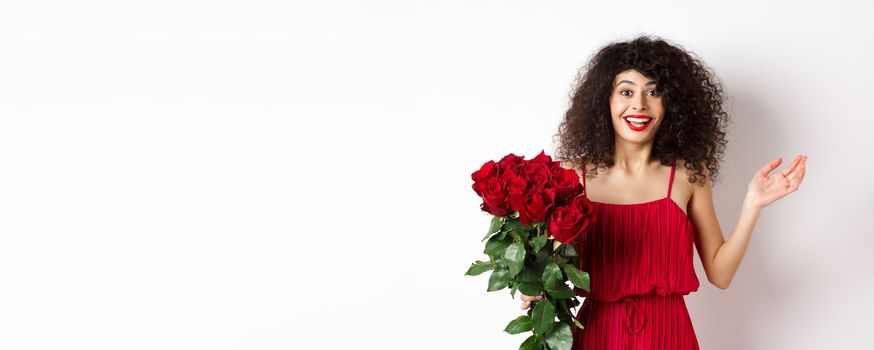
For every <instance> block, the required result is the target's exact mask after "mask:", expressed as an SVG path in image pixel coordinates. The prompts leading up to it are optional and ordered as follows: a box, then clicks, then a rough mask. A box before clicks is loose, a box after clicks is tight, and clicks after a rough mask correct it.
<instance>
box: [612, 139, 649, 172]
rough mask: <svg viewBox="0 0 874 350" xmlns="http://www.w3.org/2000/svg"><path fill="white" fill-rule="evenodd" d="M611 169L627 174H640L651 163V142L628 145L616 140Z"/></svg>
mask: <svg viewBox="0 0 874 350" xmlns="http://www.w3.org/2000/svg"><path fill="white" fill-rule="evenodd" d="M614 149H615V150H616V151H615V154H614V165H613V167H614V168H616V169H618V170H622V171H623V172H625V173H629V174H632V175H633V174H641V173H643V171H644V170H645V169H646V168H647V167H648V166H649V165H650V164H651V163H652V159H651V157H652V141H650V142H647V143H642V144H641V143H629V142H625V141H623V140H621V139H618V138H617V140H616V144H615V148H614Z"/></svg>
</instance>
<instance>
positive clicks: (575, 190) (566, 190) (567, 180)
mask: <svg viewBox="0 0 874 350" xmlns="http://www.w3.org/2000/svg"><path fill="white" fill-rule="evenodd" d="M552 188H553V189H554V190H555V205H556V207H559V206H564V205H567V204H568V203H569V202H570V200H571V199H572V198H574V197H576V196H578V195H580V194H582V193H583V185H582V184H581V183H580V177H579V175H577V172H576V171H574V170H571V169H565V168H562V167H556V168H554V169H553V170H552Z"/></svg>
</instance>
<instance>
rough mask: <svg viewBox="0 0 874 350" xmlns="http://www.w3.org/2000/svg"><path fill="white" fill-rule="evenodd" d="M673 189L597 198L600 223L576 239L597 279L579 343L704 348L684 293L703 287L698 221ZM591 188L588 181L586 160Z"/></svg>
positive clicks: (576, 336)
mask: <svg viewBox="0 0 874 350" xmlns="http://www.w3.org/2000/svg"><path fill="white" fill-rule="evenodd" d="M675 168H676V162H674V164H672V165H671V179H670V181H669V182H668V186H667V187H668V188H667V192H668V195H667V196H666V197H664V198H661V199H657V200H654V201H649V202H644V203H630V204H611V203H601V202H594V201H592V203H593V204H592V205H593V206H594V212H595V215H596V216H597V218H596V223H595V226H594V230H593V231H592V232H591V234H589V235H586V236H584V237H583V238H582V239H581V240H578V241H577V242H575V243H574V247H575V248H576V250H577V252H579V256H580V269H581V270H583V271H587V272H588V273H589V277H590V279H591V291H590V292H586V291H585V290H582V289H579V288H574V291H575V292H576V294H577V295H578V296H582V297H585V300H584V301H583V304H582V305H581V306H580V309H579V311H578V312H577V316H576V318H577V320H579V321H580V323H582V324H583V326H585V327H586V328H585V329H579V328H578V327H573V329H574V330H573V347H572V349H574V350H580V349H598V350H620V349H621V350H625V349H641V350H642V349H647V350H648V349H653V350H654V349H666V350H687V349H698V340H697V337H696V336H695V330H694V328H693V327H692V320H691V318H690V317H689V311H688V310H687V309H686V302H685V300H684V295H687V294H689V293H691V292H694V291H697V290H698V286H699V284H698V277H697V276H696V275H695V269H694V267H693V265H692V260H693V256H694V255H693V251H692V247H693V241H694V239H693V235H692V232H693V227H692V222H691V221H690V220H689V218H688V216H687V215H686V214H685V213H684V212H683V210H682V209H680V207H679V206H678V205H677V204H676V203H675V202H674V201H673V200H672V199H671V185H672V184H673V182H674V171H675ZM582 171H583V187H585V183H586V173H585V171H586V170H585V167H583V169H582Z"/></svg>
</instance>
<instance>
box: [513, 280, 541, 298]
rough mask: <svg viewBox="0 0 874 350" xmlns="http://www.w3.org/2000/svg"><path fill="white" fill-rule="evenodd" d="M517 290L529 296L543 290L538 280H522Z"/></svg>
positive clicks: (538, 293)
mask: <svg viewBox="0 0 874 350" xmlns="http://www.w3.org/2000/svg"><path fill="white" fill-rule="evenodd" d="M519 291H521V292H522V294H525V295H530V296H535V295H540V292H542V291H543V286H542V285H540V282H522V283H520V284H519Z"/></svg>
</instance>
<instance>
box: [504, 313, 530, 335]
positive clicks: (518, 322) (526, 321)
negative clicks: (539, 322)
mask: <svg viewBox="0 0 874 350" xmlns="http://www.w3.org/2000/svg"><path fill="white" fill-rule="evenodd" d="M532 329H534V323H532V322H531V317H528V315H522V316H519V317H516V319H515V320H512V321H510V323H509V324H507V327H506V328H504V332H507V333H510V334H519V333H522V332H528V331H530V330H532Z"/></svg>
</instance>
